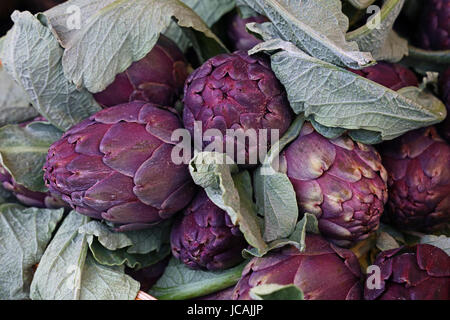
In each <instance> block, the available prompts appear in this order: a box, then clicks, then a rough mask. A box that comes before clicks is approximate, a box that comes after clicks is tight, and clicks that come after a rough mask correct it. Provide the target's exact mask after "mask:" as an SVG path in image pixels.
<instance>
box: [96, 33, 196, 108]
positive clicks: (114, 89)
mask: <svg viewBox="0 0 450 320" xmlns="http://www.w3.org/2000/svg"><path fill="white" fill-rule="evenodd" d="M187 75H188V71H187V62H186V59H185V58H184V56H183V53H182V52H181V51H180V49H179V48H178V47H177V45H176V44H175V43H174V42H173V41H172V40H170V39H169V38H167V37H165V36H163V35H160V37H159V39H158V42H157V43H156V44H155V46H154V47H153V49H152V50H151V51H150V52H149V53H148V54H147V55H146V56H145V57H144V58H143V59H141V60H139V61H137V62H134V63H133V64H132V65H131V66H130V67H129V68H128V69H127V70H126V71H124V72H122V73H120V74H118V75H117V76H116V79H115V80H114V82H113V83H112V84H110V85H109V86H108V87H107V88H106V89H105V90H104V91H102V92H99V93H96V94H95V95H94V97H95V99H96V101H97V102H98V103H99V104H100V105H101V106H103V107H111V106H114V105H117V104H121V103H126V102H130V101H135V100H142V101H147V102H151V103H155V104H159V105H161V106H174V103H175V101H176V100H177V99H178V98H179V96H180V95H181V94H182V92H183V85H184V81H185V80H186V78H187Z"/></svg>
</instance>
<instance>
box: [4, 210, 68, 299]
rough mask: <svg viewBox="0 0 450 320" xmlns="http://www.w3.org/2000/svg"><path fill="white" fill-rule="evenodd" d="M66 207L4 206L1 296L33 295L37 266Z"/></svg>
mask: <svg viewBox="0 0 450 320" xmlns="http://www.w3.org/2000/svg"><path fill="white" fill-rule="evenodd" d="M63 213H64V209H58V210H50V209H37V208H28V209H27V208H24V207H22V206H20V205H16V204H3V205H1V206H0V240H1V241H0V243H1V245H0V266H1V268H0V300H10V299H14V300H22V299H28V298H29V290H30V284H31V280H32V278H33V267H34V266H35V265H36V264H37V263H39V260H40V259H41V257H42V255H43V253H44V250H45V248H46V247H47V244H48V242H49V241H50V239H51V237H52V233H53V231H54V230H55V228H56V225H57V224H58V222H59V221H60V220H61V218H62V216H63Z"/></svg>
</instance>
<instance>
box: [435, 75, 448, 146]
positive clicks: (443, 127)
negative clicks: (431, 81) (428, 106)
mask: <svg viewBox="0 0 450 320" xmlns="http://www.w3.org/2000/svg"><path fill="white" fill-rule="evenodd" d="M439 87H440V93H441V97H442V101H444V103H445V106H446V107H447V118H446V119H445V120H444V122H442V123H441V124H439V126H438V128H439V132H440V134H441V135H442V137H443V138H444V139H446V140H447V142H450V68H448V69H447V70H446V71H445V72H444V73H442V74H441V76H440V78H439Z"/></svg>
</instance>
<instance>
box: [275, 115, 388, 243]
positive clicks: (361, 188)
mask: <svg viewBox="0 0 450 320" xmlns="http://www.w3.org/2000/svg"><path fill="white" fill-rule="evenodd" d="M281 163H282V164H283V163H284V165H285V167H286V168H285V169H286V173H287V175H288V177H289V179H290V181H291V183H292V185H293V187H294V190H295V193H296V195H297V203H298V206H299V209H300V212H301V213H304V212H309V213H312V214H314V215H315V216H316V217H317V219H318V221H319V229H320V231H321V233H322V234H323V235H324V236H325V237H326V238H327V239H329V240H331V241H333V242H334V243H336V244H338V245H340V246H349V245H351V244H352V243H354V242H356V241H360V240H363V239H366V238H367V237H368V236H369V235H370V234H372V233H373V232H374V231H375V230H377V229H378V226H379V222H380V216H381V214H382V213H383V211H384V205H385V203H386V201H387V195H388V193H387V183H386V182H387V173H386V170H385V169H384V167H383V165H382V164H381V158H380V155H379V154H378V153H377V151H376V150H375V149H374V148H373V147H371V146H367V145H364V144H361V143H356V142H353V141H352V140H351V139H350V138H348V137H340V138H337V139H334V140H329V139H326V138H324V137H323V136H321V135H320V134H319V133H317V132H316V131H315V130H314V129H313V127H312V125H311V124H310V123H305V125H304V126H303V128H302V130H301V132H300V135H299V137H298V138H297V139H296V140H294V141H293V142H292V143H291V144H290V145H289V146H288V147H287V148H286V149H285V150H284V151H283V153H282V154H281Z"/></svg>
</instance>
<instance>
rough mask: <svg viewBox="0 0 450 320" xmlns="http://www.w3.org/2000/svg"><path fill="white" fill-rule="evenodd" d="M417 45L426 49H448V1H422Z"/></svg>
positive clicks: (449, 5)
mask: <svg viewBox="0 0 450 320" xmlns="http://www.w3.org/2000/svg"><path fill="white" fill-rule="evenodd" d="M418 45H419V46H420V47H421V48H423V49H427V50H449V49H450V1H448V0H427V1H424V8H423V10H422V16H421V18H420V24H419V30H418Z"/></svg>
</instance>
